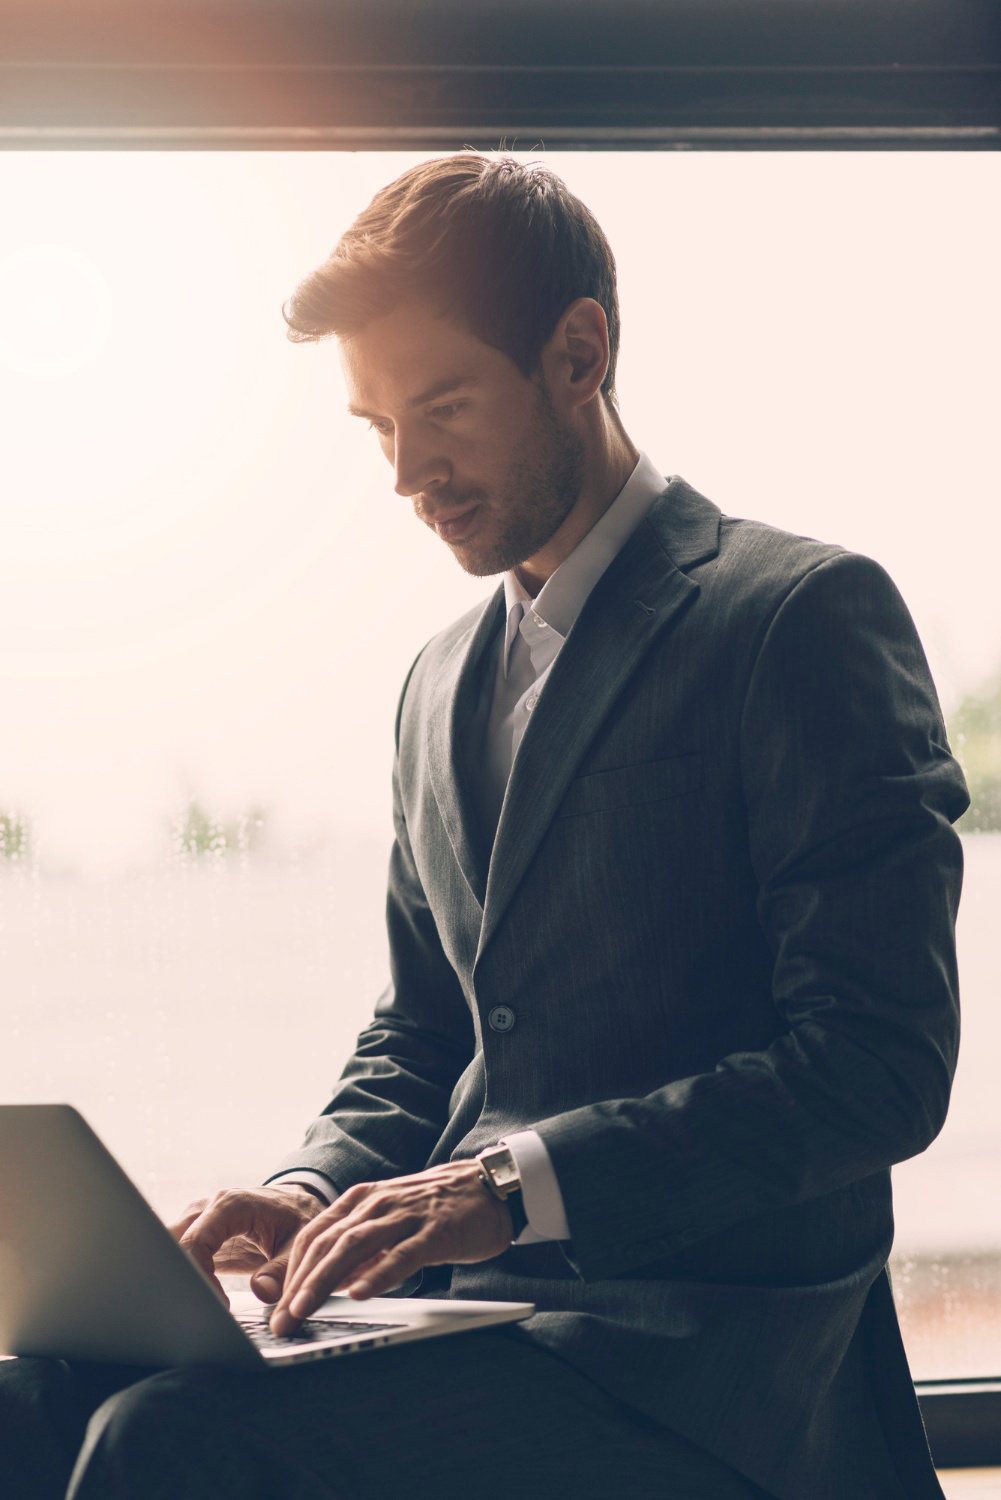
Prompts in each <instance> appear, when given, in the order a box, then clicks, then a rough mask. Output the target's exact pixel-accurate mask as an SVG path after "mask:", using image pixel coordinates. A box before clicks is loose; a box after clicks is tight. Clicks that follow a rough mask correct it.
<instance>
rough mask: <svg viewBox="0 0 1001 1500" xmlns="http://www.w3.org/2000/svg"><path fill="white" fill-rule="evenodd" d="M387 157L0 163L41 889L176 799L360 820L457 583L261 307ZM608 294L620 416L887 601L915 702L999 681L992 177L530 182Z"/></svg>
mask: <svg viewBox="0 0 1001 1500" xmlns="http://www.w3.org/2000/svg"><path fill="white" fill-rule="evenodd" d="M416 159H417V158H416V157H411V156H391V155H381V156H368V157H366V156H353V155H344V154H329V155H325V154H321V153H316V154H301V155H299V154H279V153H273V154H271V153H269V154H262V155H245V154H236V153H234V154H231V155H223V154H218V155H217V154H204V155H199V154H195V153H179V154H168V153H164V154H143V153H123V154H121V155H115V154H112V153H108V154H86V153H81V154H43V153H34V152H33V153H23V154H18V153H7V154H3V155H0V202H2V203H3V205H4V213H3V218H2V221H0V412H2V418H0V420H2V424H3V439H2V444H0V746H2V749H0V811H2V810H4V809H5V808H7V809H9V808H14V807H17V808H20V809H23V810H24V811H25V812H27V813H28V814H29V815H30V816H31V817H32V818H33V820H34V822H35V825H36V828H37V833H38V847H39V852H40V855H41V858H42V860H43V863H44V864H45V865H46V866H47V867H48V868H59V867H71V866H75V867H81V868H115V867H120V866H122V865H125V864H131V863H135V862H148V861H150V860H151V859H154V858H156V857H157V856H158V854H159V853H160V852H161V851H162V848H163V842H164V828H165V824H166V822H167V820H168V818H169V816H170V814H171V812H172V811H173V810H175V809H176V808H177V807H178V806H179V805H180V804H181V803H182V802H183V801H184V799H185V798H186V797H188V796H189V795H191V794H192V793H194V794H196V795H197V796H198V797H199V798H200V800H201V801H202V803H203V804H204V805H205V806H206V807H207V808H208V809H209V810H210V811H211V812H213V813H216V814H218V815H220V816H230V815H233V814H237V813H239V812H240V811H242V810H243V809H244V808H245V807H246V806H247V805H248V804H250V803H252V802H257V803H261V804H263V805H265V806H266V807H267V808H268V809H269V810H271V812H272V813H273V817H274V824H275V827H276V830H277V832H278V833H279V834H280V835H282V836H284V838H285V839H286V840H292V841H297V842H299V843H303V844H308V843H309V842H310V841H312V840H315V839H317V838H319V837H322V836H324V835H325V833H329V831H330V830H332V829H333V828H335V827H336V826H337V825H338V824H343V823H352V824H361V825H365V826H371V827H372V828H380V829H381V828H384V827H385V826H387V821H388V768H389V760H390V751H391V727H392V716H393V712H394V708H395V703H396V696H397V692H398V689H399V686H400V683H401V681H402V678H403V676H404V673H405V672H406V669H407V667H408V666H409V663H410V661H411V659H412V657H413V656H414V654H415V653H416V651H417V650H418V649H419V648H420V646H421V645H422V644H423V643H424V641H425V640H426V639H427V638H428V636H429V635H431V634H432V633H433V631H434V630H435V629H437V628H438V627H439V626H440V625H442V624H444V623H447V621H448V620H449V619H451V618H453V617H454V616H455V615H456V614H458V613H460V612H461V611H462V610H464V609H465V608H467V607H468V606H469V604H470V603H472V602H474V601H475V600H476V599H478V598H481V597H482V596H483V594H484V592H485V590H484V584H483V582H482V581H477V580H475V579H468V578H466V577H465V576H464V575H463V574H462V573H461V572H460V571H459V569H458V567H457V565H456V564H455V563H454V562H453V561H452V559H451V556H450V555H449V554H448V552H447V550H446V549H445V547H444V546H443V544H442V543H441V542H439V541H438V540H437V539H436V538H435V537H434V536H432V535H431V534H430V533H429V532H427V531H426V530H425V529H424V528H423V527H422V526H421V525H420V524H419V523H418V522H416V521H415V520H414V518H413V516H412V514H411V513H410V510H409V506H408V503H407V502H406V501H402V500H400V499H399V498H398V497H397V496H395V495H394V493H393V490H392V482H391V476H390V470H389V468H388V467H387V466H386V465H385V463H384V461H383V459H382V458H381V456H380V455H379V453H378V450H377V448H376V445H375V440H374V438H373V436H372V434H371V433H369V432H368V431H367V430H366V429H365V427H364V424H361V423H357V422H355V421H353V420H351V419H349V418H348V417H347V415H346V413H345V411H344V403H345V396H344V392H343V389H342V386H341V383H340V375H339V371H338V367H337V361H336V355H335V353H334V351H333V350H332V349H331V348H329V347H325V348H319V349H317V348H297V347H294V346H291V345H289V344H288V343H287V342H286V341H285V339H284V326H283V324H282V321H281V316H280V306H281V303H282V301H283V299H284V298H285V297H286V296H287V295H288V293H289V291H290V290H291V288H292V287H293V285H294V284H295V282H296V281H297V280H298V279H299V278H300V277H301V276H302V275H303V274H305V272H307V271H308V270H310V269H311V268H312V267H313V266H314V265H315V264H316V263H317V262H318V261H319V260H321V259H322V258H323V257H324V256H325V255H326V254H327V252H328V251H329V250H330V248H331V247H332V246H333V244H334V242H335V241H336V239H337V237H338V235H339V234H340V232H341V230H342V229H343V228H344V227H345V226H346V225H347V224H348V223H349V222H350V220H351V219H352V218H353V216H354V215H355V213H357V211H358V210H359V209H360V208H361V207H362V206H363V205H364V204H365V203H366V202H367V201H368V199H369V198H370V197H371V195H372V193H373V192H374V191H375V190H376V189H377V188H378V187H379V186H381V185H382V184H383V183H384V182H386V181H388V180H389V179H390V178H391V177H393V176H394V175H396V173H397V172H398V171H400V170H401V169H402V168H403V167H404V166H406V165H407V164H408V163H410V162H411V161H413V160H416ZM547 159H548V160H549V161H550V162H551V163H552V164H553V165H554V166H555V167H556V168H557V170H559V171H560V172H561V173H562V174H563V175H564V176H565V177H566V179H567V181H568V182H569V183H570V185H571V187H573V188H574V189H575V190H576V191H577V192H579V193H580V195H581V196H582V197H583V198H584V199H585V201H586V202H587V203H588V204H589V205H590V206H591V208H592V209H593V210H594V212H595V213H596V215H597V217H598V219H599V220H600V221H601V223H602V224H603V225H604V227H605V229H606V231H607V232H608V234H609V237H610V239H611V241H612V245H613V248H614V249H615V252H616V255H617V258H618V264H619V272H620V287H621V299H622V313H623V325H624V332H623V348H622V354H621V358H620V377H619V391H620V401H621V407H622V412H623V416H624V419H625V422H626V426H627V428H628V429H629V431H630V432H631V434H632V435H633V437H634V438H635V439H636V440H637V441H638V442H639V443H640V444H641V445H642V446H643V447H645V448H646V449H647V451H648V452H649V453H650V454H651V456H652V457H653V458H654V460H655V461H656V462H657V463H658V464H659V465H660V467H661V468H662V469H663V470H664V472H665V473H680V474H683V475H684V476H685V478H686V479H688V480H689V481H690V482H691V483H693V484H694V485H695V486H696V487H697V488H699V489H701V490H702V491H703V492H704V493H706V494H708V495H709V496H710V497H711V498H712V499H714V500H715V501H716V502H717V503H718V504H720V505H721V506H722V507H723V509H724V510H726V511H728V512H730V513H731V514H736V515H748V516H754V517H758V518H760V519H763V520H766V521H769V522H773V523H775V524H776V525H779V526H784V527H788V528H790V529H793V530H798V531H804V532H807V533H809V534H811V535H816V536H820V537H823V538H824V539H826V540H831V541H838V542H842V543H845V544H846V545H848V546H852V547H856V548H859V549H860V550H863V551H865V552H868V553H869V554H871V555H873V556H875V557H877V558H878V559H879V560H880V561H882V562H883V563H884V564H885V565H886V566H887V567H888V568H889V569H890V571H891V572H892V573H893V575H894V577H895V578H896V579H897V581H898V583H899V584H900V586H901V588H902V590H903V592H904V595H905V597H906V598H907V600H908V602H909V603H910V605H911V608H912V610H913V612H914V614H915V617H916V619H917V621H918V625H919V628H920V630H921V632H922V636H923V638H924V640H925V644H926V647H927V649H928V652H929V656H930V657H931V660H932V664H933V667H934V670H935V672H936V676H937V678H938V680H939V684H940V689H941V692H942V696H943V699H944V700H945V703H946V707H947V708H948V707H950V706H952V705H954V704H955V702H956V701H957V700H958V697H959V696H960V695H961V693H962V692H963V691H965V690H967V689H969V688H970V687H975V686H977V685H978V684H980V683H981V682H982V681H983V680H985V679H986V678H987V677H989V676H990V675H991V674H993V673H994V672H995V671H996V670H997V669H998V667H999V666H1001V593H999V590H998V587H997V583H996V577H995V574H996V567H997V564H996V557H997V553H998V543H999V540H1001V519H999V504H998V502H999V499H1001V495H999V485H998V478H997V464H996V453H997V438H998V416H997V414H998V410H999V394H1001V392H999V388H998V387H999V374H998V369H999V362H998V358H997V351H998V349H999V348H1001V297H999V294H998V281H999V278H998V276H997V267H998V265H999V264H1001V192H999V188H1001V159H999V158H998V157H997V156H996V155H994V154H991V153H984V154H970V155H961V154H949V153H942V154H936V155H931V154H929V155H921V154H909V153H900V154H892V155H891V154H887V155H876V154H844V155H840V154H806V153H804V154H789V155H782V154H778V153H776V154H762V155H754V154H745V153H740V154H733V155H723V154H721V155H708V154H698V153H696V154H690V155H686V154H680V153H665V154H659V155H658V154H635V155H617V154H596V155H593V156H587V155H565V156H561V155H559V154H554V155H551V156H549V157H548V158H547Z"/></svg>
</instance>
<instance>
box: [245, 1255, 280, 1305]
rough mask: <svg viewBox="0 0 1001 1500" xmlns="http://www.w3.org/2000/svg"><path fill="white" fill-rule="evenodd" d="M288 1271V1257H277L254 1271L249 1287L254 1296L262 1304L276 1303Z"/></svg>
mask: <svg viewBox="0 0 1001 1500" xmlns="http://www.w3.org/2000/svg"><path fill="white" fill-rule="evenodd" d="M287 1270H288V1256H287V1255H279V1256H276V1257H275V1259H274V1260H269V1261H268V1263H267V1265H265V1266H262V1267H261V1269H260V1270H259V1271H255V1272H254V1274H253V1276H251V1278H250V1286H251V1289H252V1291H253V1292H254V1293H255V1295H256V1296H258V1297H260V1299H261V1301H262V1302H277V1301H278V1298H279V1297H280V1296H281V1294H282V1287H283V1286H284V1285H285V1273H286V1271H287Z"/></svg>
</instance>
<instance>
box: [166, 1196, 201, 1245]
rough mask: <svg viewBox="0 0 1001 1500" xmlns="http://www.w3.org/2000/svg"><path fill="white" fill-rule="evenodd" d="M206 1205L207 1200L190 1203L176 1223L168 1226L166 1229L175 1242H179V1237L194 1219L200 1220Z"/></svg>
mask: <svg viewBox="0 0 1001 1500" xmlns="http://www.w3.org/2000/svg"><path fill="white" fill-rule="evenodd" d="M207 1203H208V1199H207V1198H199V1200H198V1202H197V1203H190V1204H189V1205H188V1207H187V1208H186V1209H185V1210H184V1213H183V1214H182V1215H181V1217H180V1218H179V1219H178V1220H177V1222H176V1223H175V1224H170V1225H168V1228H169V1229H170V1232H171V1234H172V1235H173V1236H174V1238H175V1240H179V1239H180V1238H181V1235H182V1234H184V1232H185V1230H186V1229H188V1228H189V1227H190V1226H191V1225H192V1224H193V1223H194V1222H195V1220H196V1219H200V1218H201V1216H202V1214H203V1213H204V1212H205V1208H206V1205H207Z"/></svg>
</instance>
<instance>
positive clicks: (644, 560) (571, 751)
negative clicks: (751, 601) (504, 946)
mask: <svg viewBox="0 0 1001 1500" xmlns="http://www.w3.org/2000/svg"><path fill="white" fill-rule="evenodd" d="M719 522H720V512H719V511H718V509H717V508H716V506H714V505H712V504H711V503H710V502H709V501H708V500H705V499H704V498H703V497H702V496H701V495H699V494H698V493H697V492H696V491H695V490H692V489H691V488H690V487H689V486H688V485H686V484H685V483H684V481H682V480H675V481H673V482H672V484H671V485H670V487H669V488H668V490H667V491H666V492H665V494H664V495H663V496H661V497H660V499H658V500H657V501H655V502H654V506H653V508H652V509H651V511H650V514H649V515H648V517H647V519H646V521H645V522H643V523H641V524H640V526H639V527H638V528H637V530H636V531H635V532H634V533H633V535H632V536H631V537H630V538H629V540H628V541H627V542H626V544H625V546H624V547H623V549H622V551H621V552H620V553H619V555H618V556H617V557H616V558H615V560H614V561H613V562H612V563H611V564H610V565H609V567H608V569H607V571H606V572H605V574H604V575H603V576H602V578H600V579H599V581H598V583H597V584H596V585H595V588H594V590H593V592H592V594H591V595H590V597H589V598H588V599H587V601H586V603H585V605H584V608H583V609H582V610H581V613H580V616H579V617H578V619H577V621H576V623H575V624H574V626H573V628H572V629H571V631H570V634H569V635H568V637H567V640H566V644H565V645H564V646H563V647H562V648H561V650H560V653H559V656H558V657H557V658H556V661H555V662H554V663H553V667H552V671H551V673H550V677H549V680H548V682H547V683H546V687H545V691H544V692H543V693H542V694H541V696H540V698H539V704H538V707H537V708H536V710H535V712H534V713H533V715H532V718H531V721H530V723H529V725H528V727H527V729H526V731H525V736H524V739H523V740H522V743H521V746H520V748H519V750H518V754H517V755H516V757H515V761H514V765H513V767H512V770H511V777H510V780H509V782H508V787H507V793H506V795H505V798H504V804H503V807H502V808H501V815H500V822H499V824H498V828H497V835H496V838H495V840H494V847H493V854H492V856H491V860H490V866H489V874H488V880H487V886H486V898H485V901H484V903H483V905H484V915H483V922H482V925H481V929H480V941H479V948H478V950H477V959H479V957H480V956H481V955H482V953H483V950H484V948H485V947H486V945H487V943H489V941H490V939H491V937H492V936H493V934H494V932H495V931H496V929H497V925H498V923H499V922H500V919H501V917H502V916H503V914H504V912H505V910H506V909H507V906H508V904H509V902H510V901H511V898H512V896H513V895H514V892H515V890H516V889H517V887H518V884H519V882H520V881H521V879H522V877H523V875H524V873H525V871H526V870H527V868H528V865H529V863H530V862H531V860H532V857H533V856H534V854H535V851H536V850H537V848H538V847H539V844H540V842H541V840H542V838H543V835H544V834H545V832H546V829H547V828H548V826H549V824H550V822H551V821H552V818H553V815H554V814H555V812H556V809H557V808H558V806H559V804H560V802H561V801H562V799H563V797H564V795H565V793H566V791H567V788H568V786H569V784H570V782H571V780H572V779H573V777H574V775H575V774H576V772H577V768H578V767H579V765H580V763H581V760H582V759H583V757H584V755H585V753H586V751H587V749H588V746H589V745H590V744H591V741H592V740H593V739H594V737H595V735H596V733H597V732H598V729H599V728H600V726H601V724H602V722H603V720H604V719H605V717H606V715H607V714H608V712H609V710H610V709H611V707H612V705H613V704H614V702H615V700H616V699H617V698H618V696H619V694H620V693H621V691H622V689H623V688H624V686H625V685H626V683H627V682H628V681H629V678H630V677H631V676H632V674H633V672H634V671H635V670H636V668H637V666H638V664H639V662H640V661H641V659H642V657H643V656H644V654H645V653H646V651H647V650H648V648H649V646H650V645H651V643H652V642H653V641H654V640H655V639H656V638H657V637H658V636H659V635H660V634H661V633H662V632H663V631H664V630H666V629H667V628H668V626H669V625H670V624H671V623H672V622H673V621H674V620H675V619H676V617H677V616H678V614H679V613H680V612H681V611H682V610H683V609H684V608H685V607H686V606H687V605H688V604H689V603H691V601H692V600H693V599H694V598H695V597H696V595H697V594H698V592H699V586H698V584H697V583H695V582H693V580H692V579H690V578H689V577H688V576H687V575H686V574H685V573H684V572H683V571H682V567H688V566H691V565H693V564H694V563H695V562H698V561H702V560H704V559H706V558H708V557H712V556H714V555H715V554H716V552H717V551H718V547H719Z"/></svg>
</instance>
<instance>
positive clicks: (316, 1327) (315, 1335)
mask: <svg viewBox="0 0 1001 1500" xmlns="http://www.w3.org/2000/svg"><path fill="white" fill-rule="evenodd" d="M237 1322H238V1323H239V1325H240V1327H241V1328H242V1329H243V1331H244V1333H246V1334H247V1335H248V1337H249V1338H251V1339H253V1341H254V1343H255V1344H256V1345H257V1347H258V1348H259V1349H288V1348H289V1347H291V1346H293V1345H295V1344H313V1343H316V1341H317V1340H318V1339H342V1338H350V1337H351V1336H352V1335H354V1337H355V1338H364V1336H365V1335H366V1334H369V1333H390V1332H392V1331H393V1330H394V1329H397V1328H406V1326H407V1325H406V1324H405V1323H362V1322H358V1321H356V1320H354V1319H352V1318H307V1319H306V1321H305V1323H303V1324H302V1325H301V1327H299V1328H297V1329H296V1331H295V1333H289V1334H284V1335H282V1336H281V1337H279V1335H278V1334H277V1333H272V1332H271V1328H270V1326H269V1324H268V1320H267V1318H254V1317H250V1316H249V1315H248V1316H246V1317H242V1318H237Z"/></svg>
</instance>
